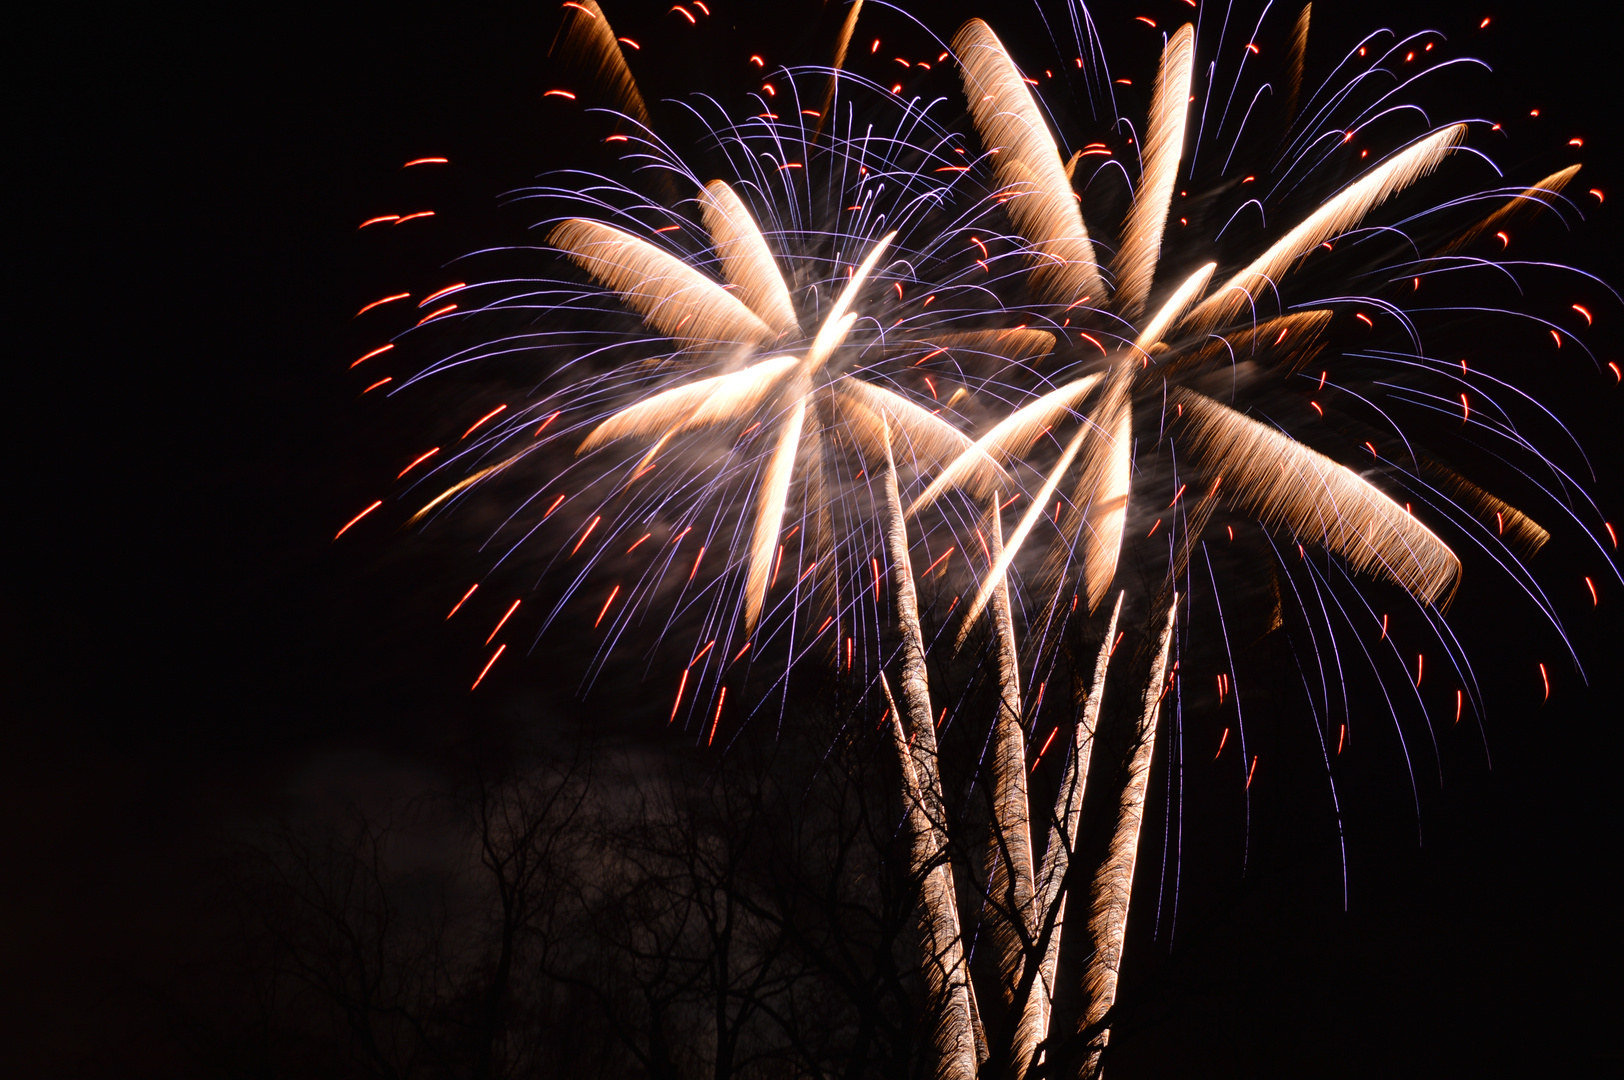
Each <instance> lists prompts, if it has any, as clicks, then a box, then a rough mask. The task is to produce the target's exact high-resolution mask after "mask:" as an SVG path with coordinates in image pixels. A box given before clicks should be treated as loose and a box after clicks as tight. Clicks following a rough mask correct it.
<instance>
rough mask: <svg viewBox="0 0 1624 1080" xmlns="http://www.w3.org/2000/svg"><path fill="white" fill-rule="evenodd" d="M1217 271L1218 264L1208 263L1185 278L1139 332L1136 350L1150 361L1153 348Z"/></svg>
mask: <svg viewBox="0 0 1624 1080" xmlns="http://www.w3.org/2000/svg"><path fill="white" fill-rule="evenodd" d="M1150 269H1151V271H1152V272H1154V271H1155V269H1156V268H1155V267H1154V266H1152V267H1151V268H1150ZM1217 269H1218V264H1217V263H1208V264H1207V265H1205V266H1203V267H1201V268H1200V269H1199V270H1197V271H1196V272H1195V273H1193V274H1191V275H1190V276H1189V277H1187V278H1185V279H1184V281H1183V283H1181V284H1180V285H1179V287H1178V288H1177V289H1174V290H1173V295H1172V296H1169V297H1168V298H1167V300H1166V302H1165V303H1163V304H1162V306H1161V307H1160V308H1159V309H1158V310H1157V312H1156V314H1155V315H1153V316H1151V319H1150V321H1149V322H1147V323H1146V324H1145V328H1144V329H1143V330H1141V331H1140V332H1139V336H1138V338H1136V339H1135V340H1134V343H1133V346H1134V350H1135V351H1136V352H1138V353H1139V354H1140V355H1141V356H1143V357H1145V358H1146V359H1149V357H1150V349H1151V347H1152V346H1153V345H1156V344H1157V343H1158V342H1160V341H1161V340H1162V335H1163V334H1165V333H1166V332H1167V330H1168V328H1169V327H1170V326H1172V325H1173V323H1174V322H1175V321H1177V319H1178V317H1179V316H1180V315H1183V314H1184V312H1185V311H1186V310H1188V308H1189V307H1190V305H1191V304H1193V303H1195V302H1196V300H1198V299H1200V297H1201V292H1202V290H1204V289H1205V288H1206V287H1207V282H1209V281H1211V280H1212V273H1213V271H1214V270H1217Z"/></svg>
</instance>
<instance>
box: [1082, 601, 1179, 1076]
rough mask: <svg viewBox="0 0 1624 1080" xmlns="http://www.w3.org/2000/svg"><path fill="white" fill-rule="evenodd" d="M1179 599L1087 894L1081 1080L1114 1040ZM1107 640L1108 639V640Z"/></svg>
mask: <svg viewBox="0 0 1624 1080" xmlns="http://www.w3.org/2000/svg"><path fill="white" fill-rule="evenodd" d="M1178 605H1179V597H1178V593H1176V592H1175V593H1174V594H1173V596H1172V602H1171V603H1169V604H1168V606H1167V620H1166V622H1165V623H1164V624H1163V627H1162V632H1161V638H1160V640H1159V641H1158V642H1157V646H1156V656H1155V659H1154V660H1152V661H1151V666H1150V674H1149V676H1148V677H1147V679H1146V681H1145V694H1144V699H1143V709H1142V711H1141V714H1140V718H1139V725H1138V730H1137V732H1136V733H1135V734H1136V739H1135V743H1134V747H1133V753H1132V756H1131V757H1130V758H1129V761H1128V772H1127V782H1126V783H1125V784H1124V785H1123V787H1122V790H1121V792H1120V794H1119V795H1118V799H1117V815H1116V828H1115V830H1114V831H1113V832H1112V834H1111V841H1110V846H1109V847H1108V848H1107V850H1106V856H1105V861H1104V862H1103V863H1102V864H1101V865H1100V868H1099V870H1098V871H1096V873H1095V875H1094V882H1093V885H1092V887H1091V888H1090V890H1089V912H1088V936H1089V940H1090V943H1091V944H1092V946H1093V952H1092V954H1091V955H1090V956H1089V957H1088V961H1087V964H1086V966H1085V968H1084V970H1083V976H1082V984H1083V991H1084V997H1085V1000H1086V1002H1087V1004H1086V1005H1085V1006H1084V1009H1083V1015H1082V1016H1081V1017H1080V1018H1079V1023H1078V1028H1077V1030H1078V1031H1079V1032H1087V1031H1091V1030H1094V1029H1096V1028H1098V1029H1099V1030H1098V1034H1097V1035H1095V1036H1094V1038H1093V1039H1092V1040H1091V1041H1090V1042H1089V1044H1088V1048H1087V1049H1086V1050H1085V1051H1084V1056H1083V1061H1082V1067H1081V1068H1080V1070H1079V1073H1078V1075H1080V1076H1083V1077H1095V1076H1097V1075H1098V1073H1099V1058H1100V1053H1101V1052H1102V1051H1103V1050H1104V1049H1105V1044H1106V1041H1107V1040H1108V1039H1109V1038H1110V1028H1108V1027H1103V1028H1102V1027H1100V1024H1101V1023H1102V1022H1103V1021H1104V1019H1105V1015H1106V1013H1107V1012H1109V1011H1110V1009H1111V1006H1112V1004H1114V1003H1115V1001H1116V990H1117V977H1118V975H1119V973H1120V971H1121V967H1122V939H1123V935H1124V933H1125V932H1126V930H1127V927H1128V903H1129V901H1130V900H1131V899H1132V895H1133V868H1134V862H1135V860H1136V858H1137V856H1138V853H1139V826H1140V823H1141V821H1142V820H1143V818H1144V809H1145V790H1146V787H1147V784H1148V781H1149V778H1150V758H1151V752H1152V751H1153V750H1154V749H1155V747H1156V722H1157V718H1158V717H1159V715H1160V713H1161V707H1162V698H1163V697H1164V696H1165V693H1166V689H1167V687H1166V685H1165V680H1166V677H1167V657H1168V653H1169V651H1170V650H1171V648H1172V644H1173V622H1174V618H1175V616H1176V615H1177V614H1178ZM1108 640H1109V639H1108Z"/></svg>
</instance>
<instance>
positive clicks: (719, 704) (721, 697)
mask: <svg viewBox="0 0 1624 1080" xmlns="http://www.w3.org/2000/svg"><path fill="white" fill-rule="evenodd" d="M683 14H687V12H684V13H683ZM689 17H690V18H692V16H689ZM726 700H727V687H725V686H724V687H722V692H721V693H720V694H719V695H717V698H716V719H714V720H712V721H711V729H710V735H709V736H707V737H706V739H705V745H706V746H709V745H710V744H711V743H712V742H713V741H714V740H715V739H716V725H718V724H720V723H721V722H722V703H723V702H724V701H726Z"/></svg>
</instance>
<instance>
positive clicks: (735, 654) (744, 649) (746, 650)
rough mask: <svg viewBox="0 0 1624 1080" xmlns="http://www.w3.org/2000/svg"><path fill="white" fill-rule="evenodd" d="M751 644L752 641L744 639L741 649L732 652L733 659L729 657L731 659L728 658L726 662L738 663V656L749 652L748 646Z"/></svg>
mask: <svg viewBox="0 0 1624 1080" xmlns="http://www.w3.org/2000/svg"><path fill="white" fill-rule="evenodd" d="M752 644H753V642H749V641H746V642H745V643H744V648H742V649H740V650H739V651H738V652H736V653H734V654H733V659H731V660H729V661H728V664H730V665H731V664H737V663H738V662H739V658H740V657H741V656H743V655H744V654H745V653H747V652H749V651H750V646H751V645H752Z"/></svg>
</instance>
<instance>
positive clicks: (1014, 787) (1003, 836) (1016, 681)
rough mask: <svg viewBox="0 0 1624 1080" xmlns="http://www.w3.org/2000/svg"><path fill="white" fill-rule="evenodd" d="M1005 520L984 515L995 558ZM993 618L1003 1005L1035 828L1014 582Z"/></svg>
mask: <svg viewBox="0 0 1624 1080" xmlns="http://www.w3.org/2000/svg"><path fill="white" fill-rule="evenodd" d="M1001 516H1002V515H1000V514H999V512H998V501H997V499H996V498H995V499H994V500H993V501H992V505H991V506H990V507H989V509H988V513H987V514H986V515H985V517H984V519H983V520H984V521H985V522H986V523H987V540H988V550H989V551H990V553H991V555H992V558H993V559H994V560H995V561H996V560H997V558H998V556H999V555H1001V554H1002V553H1003V547H1004V542H1003V532H1004V530H1003V525H1002V523H1001V522H1000V520H999V519H1000V517H1001ZM988 607H989V610H990V611H991V613H992V646H993V653H994V655H995V656H996V658H997V661H998V715H997V717H996V718H995V719H994V721H993V736H992V738H993V746H992V800H993V822H992V829H991V835H990V837H989V840H990V844H989V849H988V852H987V860H988V865H989V866H990V867H991V868H992V869H991V872H990V873H989V874H988V875H987V890H988V895H989V897H990V899H991V903H990V904H989V905H988V917H987V931H988V935H989V937H990V940H991V944H992V949H993V953H994V956H995V957H996V958H997V962H998V975H999V990H1000V996H1001V997H1002V999H1003V1004H1004V1006H1005V1007H1006V1008H1008V1007H1009V1006H1010V1005H1012V1004H1013V1003H1014V1001H1015V995H1016V990H1017V987H1018V986H1019V985H1020V983H1021V972H1022V967H1023V963H1024V961H1023V957H1025V955H1026V951H1027V942H1029V941H1030V940H1031V937H1032V929H1033V926H1034V922H1033V918H1032V916H1033V911H1032V897H1033V882H1032V828H1031V822H1030V821H1029V813H1028V809H1027V807H1028V801H1027V790H1026V737H1025V734H1024V732H1023V731H1022V724H1021V685H1020V663H1019V653H1018V652H1017V651H1016V648H1015V621H1014V618H1013V617H1012V615H1011V613H1010V605H1009V582H1008V580H1007V579H1005V580H1000V581H999V582H998V584H997V585H996V587H995V588H994V589H993V593H992V600H991V603H990V604H989V605H988Z"/></svg>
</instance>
